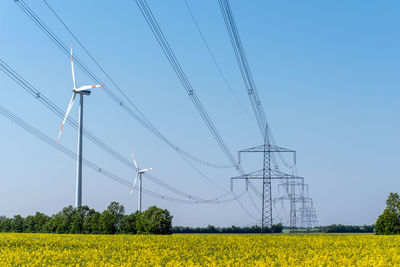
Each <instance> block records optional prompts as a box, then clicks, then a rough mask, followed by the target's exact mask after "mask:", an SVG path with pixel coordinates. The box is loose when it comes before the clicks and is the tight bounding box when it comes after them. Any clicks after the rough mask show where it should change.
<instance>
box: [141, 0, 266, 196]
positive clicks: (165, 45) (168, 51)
mask: <svg viewBox="0 0 400 267" xmlns="http://www.w3.org/2000/svg"><path fill="white" fill-rule="evenodd" d="M136 4H137V6H138V7H139V9H140V11H141V13H142V15H143V17H144V18H145V20H146V22H147V24H148V25H149V27H150V29H151V31H152V32H153V34H154V36H155V37H156V40H157V42H158V44H159V45H160V47H161V49H162V50H163V52H164V54H165V56H166V57H167V59H168V61H169V62H170V64H171V66H172V68H173V69H174V71H175V73H176V75H177V76H178V79H179V80H180V82H181V84H182V85H183V87H184V89H185V90H186V93H187V94H188V96H189V98H190V100H191V101H192V103H193V104H194V106H195V108H196V110H197V111H198V113H199V114H200V116H201V118H202V119H203V121H204V122H205V124H206V126H207V128H208V129H209V130H210V132H211V134H212V136H213V137H214V139H215V140H216V142H217V144H218V145H219V147H220V148H221V150H222V151H223V152H224V154H225V156H226V157H227V158H228V160H229V161H230V163H231V164H232V165H233V166H234V167H235V169H236V170H237V171H238V172H239V173H240V174H241V175H243V174H244V173H245V172H244V170H243V168H242V166H241V165H240V164H238V162H237V161H236V160H235V158H234V157H233V155H232V153H231V152H230V150H229V148H228V146H227V145H226V143H225V141H224V140H223V139H222V137H221V135H220V134H219V132H218V130H217V128H216V127H215V125H214V123H213V121H212V120H211V118H210V116H209V115H208V113H207V112H206V110H205V108H204V106H203V104H202V103H201V101H200V99H199V98H198V97H197V95H196V92H195V90H194V88H193V87H192V85H191V83H190V81H189V79H188V78H187V76H186V74H185V72H184V71H183V69H182V67H181V65H180V64H179V61H178V59H177V58H176V56H175V54H174V52H173V50H172V48H171V46H170V45H169V42H168V40H167V39H166V37H165V35H164V33H163V31H162V30H161V28H160V26H159V24H158V22H157V20H156V18H155V17H154V15H153V13H152V11H151V9H150V7H149V6H148V5H147V3H146V2H145V1H143V0H136ZM247 183H248V184H249V185H250V187H251V188H252V190H253V191H254V192H255V193H256V194H257V195H258V196H261V193H260V192H258V191H257V190H256V188H255V187H254V185H252V184H251V183H250V182H248V181H247Z"/></svg>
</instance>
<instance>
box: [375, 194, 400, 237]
mask: <svg viewBox="0 0 400 267" xmlns="http://www.w3.org/2000/svg"><path fill="white" fill-rule="evenodd" d="M374 232H375V234H378V235H395V234H400V197H399V194H397V193H390V194H389V197H388V199H387V200H386V208H385V210H384V211H383V213H382V214H381V215H379V217H378V219H377V220H376V223H375V230H374Z"/></svg>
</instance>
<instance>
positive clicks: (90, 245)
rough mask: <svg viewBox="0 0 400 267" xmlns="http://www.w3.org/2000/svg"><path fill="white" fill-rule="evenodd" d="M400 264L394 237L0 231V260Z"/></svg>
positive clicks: (32, 263) (147, 263) (7, 262)
mask: <svg viewBox="0 0 400 267" xmlns="http://www.w3.org/2000/svg"><path fill="white" fill-rule="evenodd" d="M8 265H28V266H37V265H53V266H60V265H79V266H114V265H117V266H287V265H289V266H324V265H325V266H351V265H353V266H354V265H358V266H391V265H395V266H400V237H399V236H374V235H264V236H261V235H172V236H128V235H114V236H107V235H55V234H54V235H53V234H0V266H8Z"/></svg>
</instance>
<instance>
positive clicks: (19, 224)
mask: <svg viewBox="0 0 400 267" xmlns="http://www.w3.org/2000/svg"><path fill="white" fill-rule="evenodd" d="M24 220H25V219H24V217H22V216H21V215H15V216H14V218H13V219H12V220H11V232H13V233H22V232H23V231H24Z"/></svg>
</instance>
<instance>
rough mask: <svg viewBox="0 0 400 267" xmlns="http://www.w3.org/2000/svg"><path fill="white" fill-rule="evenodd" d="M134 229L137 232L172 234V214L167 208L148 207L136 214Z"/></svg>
mask: <svg viewBox="0 0 400 267" xmlns="http://www.w3.org/2000/svg"><path fill="white" fill-rule="evenodd" d="M136 229H137V233H138V234H157V235H166V234H172V216H171V215H170V213H169V211H168V210H163V209H160V208H157V207H156V206H152V207H149V208H148V209H147V210H146V211H144V212H143V213H141V214H140V215H139V216H138V219H137V223H136Z"/></svg>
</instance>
